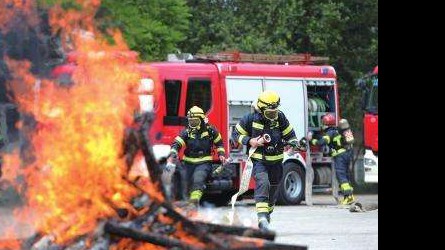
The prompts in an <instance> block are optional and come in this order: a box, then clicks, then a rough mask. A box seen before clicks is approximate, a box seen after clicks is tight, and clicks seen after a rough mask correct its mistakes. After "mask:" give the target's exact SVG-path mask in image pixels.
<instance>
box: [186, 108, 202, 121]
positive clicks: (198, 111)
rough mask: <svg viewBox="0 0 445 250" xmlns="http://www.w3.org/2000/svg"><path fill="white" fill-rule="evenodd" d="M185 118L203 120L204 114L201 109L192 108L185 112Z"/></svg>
mask: <svg viewBox="0 0 445 250" xmlns="http://www.w3.org/2000/svg"><path fill="white" fill-rule="evenodd" d="M187 117H188V118H193V117H199V118H202V119H204V118H205V113H204V110H202V108H200V107H198V106H193V107H191V108H190V109H189V111H188V112H187Z"/></svg>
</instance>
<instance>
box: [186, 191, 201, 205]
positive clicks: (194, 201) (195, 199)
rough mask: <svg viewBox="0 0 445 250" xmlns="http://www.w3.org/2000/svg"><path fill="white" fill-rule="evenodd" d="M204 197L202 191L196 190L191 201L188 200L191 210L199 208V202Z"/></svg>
mask: <svg viewBox="0 0 445 250" xmlns="http://www.w3.org/2000/svg"><path fill="white" fill-rule="evenodd" d="M201 197H202V191H201V190H194V191H192V192H191V193H190V199H189V200H188V203H189V206H190V208H195V209H196V208H198V206H199V200H201Z"/></svg>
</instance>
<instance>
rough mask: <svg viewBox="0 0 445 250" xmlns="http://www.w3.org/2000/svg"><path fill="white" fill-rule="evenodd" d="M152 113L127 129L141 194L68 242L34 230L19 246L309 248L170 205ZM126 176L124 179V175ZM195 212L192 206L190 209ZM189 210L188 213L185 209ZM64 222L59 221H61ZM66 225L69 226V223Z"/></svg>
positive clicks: (129, 152)
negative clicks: (141, 168)
mask: <svg viewBox="0 0 445 250" xmlns="http://www.w3.org/2000/svg"><path fill="white" fill-rule="evenodd" d="M152 117H153V116H152V114H149V113H146V114H143V115H142V116H141V117H140V120H139V125H138V126H137V128H132V129H129V130H128V131H127V134H126V138H125V144H126V145H125V146H124V148H125V149H126V152H125V153H126V157H127V162H128V163H131V162H132V161H133V160H134V155H135V152H136V151H139V150H141V151H142V152H143V155H144V157H145V161H146V164H147V166H149V167H148V172H149V175H150V180H151V181H150V182H149V183H147V182H145V183H144V182H143V181H141V180H139V181H136V182H135V181H130V180H127V182H128V183H129V184H130V185H133V186H134V187H136V188H137V189H138V190H140V192H141V194H140V195H139V196H138V197H137V198H135V199H134V200H133V202H132V204H131V205H130V206H125V207H116V205H112V203H111V202H110V205H111V206H113V208H114V209H115V210H116V212H117V214H118V215H119V216H116V217H115V218H108V219H106V220H103V221H101V222H100V223H98V226H97V228H96V230H95V231H94V232H91V233H89V234H87V235H81V236H78V237H76V238H74V239H72V240H70V241H69V242H68V243H63V245H60V244H58V243H56V239H55V237H54V236H53V235H42V234H39V233H37V234H35V235H33V236H32V237H30V238H28V239H26V240H23V241H21V242H20V248H21V249H70V250H73V249H95V250H98V249H307V248H306V247H302V246H291V245H283V244H277V243H274V242H273V240H274V239H275V233H274V232H273V231H265V230H259V229H255V228H248V227H241V226H227V225H218V224H212V223H206V222H201V221H193V220H190V219H188V218H187V217H186V216H187V215H186V212H187V209H184V207H182V208H181V206H178V205H174V204H173V203H172V202H171V201H170V200H169V199H168V197H167V196H166V195H165V190H164V185H163V183H162V179H161V174H162V168H161V166H160V165H159V164H157V163H156V161H155V159H154V156H153V153H152V151H151V147H150V145H149V141H148V136H147V133H146V131H148V128H149V126H150V124H151V122H152ZM123 178H126V177H123ZM192 211H193V210H192ZM189 212H190V211H189ZM61 226H62V225H61ZM67 227H69V225H67Z"/></svg>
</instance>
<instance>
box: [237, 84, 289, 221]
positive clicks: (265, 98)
mask: <svg viewBox="0 0 445 250" xmlns="http://www.w3.org/2000/svg"><path fill="white" fill-rule="evenodd" d="M279 105H280V97H279V95H278V94H277V93H276V92H274V91H270V90H266V91H264V92H262V93H261V94H260V95H259V97H258V100H257V102H256V104H255V105H254V112H253V113H249V114H247V115H245V116H244V117H243V118H242V119H241V120H240V122H239V123H238V124H236V126H235V128H234V129H233V132H232V137H233V139H234V140H235V141H237V142H239V143H241V144H243V145H246V146H247V148H248V151H249V149H250V148H251V147H256V148H257V149H256V150H255V151H254V153H253V154H252V156H251V160H252V163H253V170H252V174H253V177H254V179H255V189H254V197H255V203H256V204H255V205H256V212H257V216H258V227H259V228H260V229H268V227H269V223H270V214H271V213H272V211H273V208H274V205H275V201H276V196H275V191H276V190H277V187H278V184H279V182H280V180H281V178H282V175H283V165H282V161H283V158H284V155H283V149H284V146H285V142H287V143H288V144H290V145H292V146H293V147H297V146H298V140H297V138H296V136H295V132H294V129H293V128H292V126H291V125H290V124H289V121H288V120H287V118H286V116H285V115H284V113H283V112H281V111H280V110H279V109H278V106H279ZM265 134H267V135H269V136H270V141H269V142H268V143H265V140H264V139H263V138H264V135H265Z"/></svg>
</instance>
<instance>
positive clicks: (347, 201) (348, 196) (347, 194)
mask: <svg viewBox="0 0 445 250" xmlns="http://www.w3.org/2000/svg"><path fill="white" fill-rule="evenodd" d="M340 190H341V192H342V193H343V197H344V198H343V200H342V201H341V204H342V205H351V204H352V203H354V202H355V197H354V195H353V194H352V191H353V188H352V186H351V184H349V183H348V182H345V183H342V184H341V185H340Z"/></svg>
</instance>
